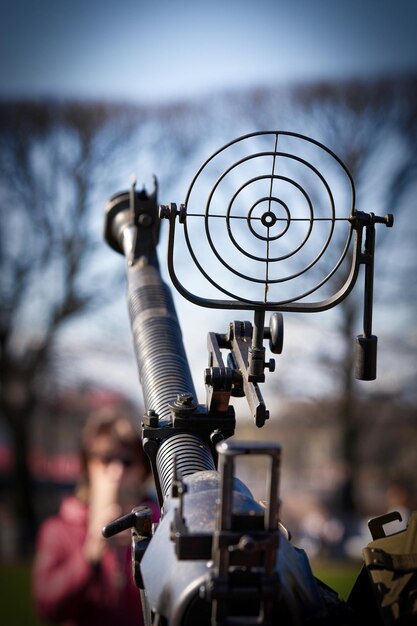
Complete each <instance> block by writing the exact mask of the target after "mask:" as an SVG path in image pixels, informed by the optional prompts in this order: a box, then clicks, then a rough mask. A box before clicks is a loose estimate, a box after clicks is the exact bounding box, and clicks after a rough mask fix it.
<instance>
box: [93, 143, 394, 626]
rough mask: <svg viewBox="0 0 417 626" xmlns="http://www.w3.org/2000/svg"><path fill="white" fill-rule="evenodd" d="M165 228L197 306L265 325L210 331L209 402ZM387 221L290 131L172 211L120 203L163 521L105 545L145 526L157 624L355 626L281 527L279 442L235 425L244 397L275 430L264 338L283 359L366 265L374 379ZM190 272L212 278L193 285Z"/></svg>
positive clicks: (142, 560)
mask: <svg viewBox="0 0 417 626" xmlns="http://www.w3.org/2000/svg"><path fill="white" fill-rule="evenodd" d="M300 148H301V149H302V150H303V151H304V155H303V156H300V154H299V151H300ZM314 160H316V162H317V161H318V165H317V164H314V165H313V162H314ZM323 168H327V169H328V171H329V174H328V176H326V177H324V175H323V174H322V172H321V170H322V169H323ZM207 180H208V184H207ZM213 181H214V182H213ZM162 219H166V220H168V222H169V239H168V269H169V274H170V277H171V280H172V282H173V284H174V285H175V287H176V288H177V290H178V291H179V292H180V293H181V294H182V295H183V296H184V297H186V298H187V299H188V300H190V301H191V302H193V303H195V304H197V305H199V306H203V307H209V308H222V309H230V310H240V311H245V312H253V322H251V321H247V320H244V321H240V320H237V321H233V322H231V323H230V325H229V327H228V328H227V329H226V332H224V333H214V332H210V333H209V334H208V357H209V358H208V368H207V369H206V370H205V372H204V381H205V387H206V393H207V397H206V402H205V404H199V403H198V401H197V398H196V391H195V388H194V384H193V379H192V375H191V371H190V367H189V364H188V361H187V357H186V354H185V349H184V345H183V341H182V334H181V329H180V325H179V322H178V318H177V314H176V311H175V307H174V303H173V299H172V296H171V292H170V289H169V287H168V286H167V284H165V283H164V281H163V279H162V277H161V272H160V268H159V262H158V257H157V250H156V249H157V244H158V239H159V231H160V224H161V220H162ZM177 222H179V226H177ZM377 223H383V224H385V225H386V226H392V224H393V218H392V216H391V215H387V216H385V217H377V216H376V215H374V214H373V213H364V212H362V211H358V210H357V209H356V207H355V188H354V183H353V180H352V178H351V175H350V173H349V171H348V170H347V168H346V167H345V165H344V164H343V163H342V161H341V160H340V159H339V158H338V157H337V156H336V155H335V154H334V153H333V152H332V151H330V150H329V149H328V148H326V147H325V146H323V145H322V144H320V143H319V142H317V141H315V140H313V139H310V138H308V137H305V136H302V135H299V134H296V133H290V132H281V131H271V132H259V133H252V134H249V135H245V136H243V137H239V138H238V139H236V140H234V141H232V142H230V143H228V144H227V145H226V146H224V147H223V148H221V149H220V150H218V151H217V152H215V153H214V154H213V155H212V156H211V157H210V158H209V159H207V161H206V162H205V163H203V165H202V166H201V168H200V169H199V170H198V172H197V174H196V176H195V177H194V179H193V180H192V182H191V185H190V188H189V190H188V192H187V195H186V199H185V203H184V204H183V205H181V206H180V208H177V206H176V205H175V204H171V205H169V206H162V207H160V209H159V213H158V203H157V183H156V179H155V188H154V189H153V191H152V193H148V192H147V191H146V190H145V189H143V190H141V191H137V190H136V188H135V183H132V185H131V188H130V191H127V192H123V193H119V194H116V195H115V196H113V197H112V198H111V199H110V200H109V202H108V204H107V207H106V223H105V238H106V240H107V242H108V243H109V245H110V246H111V247H112V248H113V249H114V250H116V251H117V252H119V253H122V254H124V255H125V257H126V259H127V266H126V274H127V284H128V295H127V300H128V307H129V314H130V321H131V327H132V333H133V340H134V349H135V353H136V359H137V364H138V369H139V378H140V382H141V385H142V389H143V398H144V404H145V415H144V417H143V420H142V442H143V446H144V449H145V451H146V453H147V455H148V457H149V459H150V463H151V466H152V470H153V476H154V480H155V487H156V492H157V495H158V499H159V504H160V506H161V511H162V515H161V521H160V523H159V524H158V525H156V526H154V527H152V523H151V514H150V511H149V510H148V509H146V508H143V507H138V508H136V509H134V510H133V511H132V513H131V514H129V515H127V516H124V517H123V518H120V519H118V520H115V521H114V522H111V523H110V524H109V525H108V526H106V528H105V529H104V531H103V532H104V534H105V536H111V535H113V534H115V533H117V532H119V531H121V530H123V529H126V528H132V545H133V570H134V576H135V581H136V584H137V586H138V587H139V589H140V590H141V595H142V606H143V611H144V619H145V624H146V626H157V625H158V626H166V625H169V626H180V625H182V626H188V625H193V626H194V625H195V624H199V625H204V624H211V625H212V626H214V625H215V626H229V625H232V624H234V625H236V624H239V625H242V626H243V625H251V624H262V625H263V626H267V625H271V626H273V625H275V624H285V625H286V626H292V625H294V626H295V625H300V626H301V625H304V624H307V623H308V624H317V625H319V624H351V623H352V624H353V623H356V621H355V620H356V617H355V615H354V614H353V613H352V612H351V610H350V609H349V607H347V606H345V605H343V603H341V602H340V601H339V600H338V598H337V595H336V594H335V593H333V592H332V591H331V590H329V589H328V588H325V586H324V585H321V584H320V583H319V582H318V581H317V580H316V579H315V578H314V576H313V574H312V572H311V569H310V565H309V562H308V559H307V556H306V554H305V553H304V551H302V550H300V549H297V548H296V547H294V546H293V545H292V544H291V541H290V537H289V534H288V532H287V531H286V529H285V528H284V527H283V526H282V524H281V523H280V521H279V496H278V489H279V470H280V456H281V448H280V445H279V444H278V443H274V442H270V441H268V442H265V443H260V442H256V443H255V442H242V441H240V442H236V441H233V440H231V439H230V438H231V436H232V435H233V434H234V430H235V422H236V417H235V408H234V407H233V406H232V405H231V398H232V397H245V398H246V400H247V402H248V405H249V408H250V411H251V413H252V416H253V419H254V421H255V424H256V426H257V427H259V428H260V427H262V426H263V425H264V424H265V422H266V421H267V420H268V419H269V416H270V413H269V411H268V410H267V408H266V406H265V402H264V400H263V397H262V394H261V391H260V384H261V383H263V382H264V381H265V370H266V369H268V370H269V371H270V372H272V371H273V370H274V361H273V360H272V359H270V360H269V361H266V358H265V347H264V341H265V340H268V341H269V348H270V350H271V351H272V353H274V354H279V353H280V352H281V351H282V345H283V313H285V312H320V311H324V310H327V309H330V308H332V307H334V306H336V305H337V304H338V303H340V302H341V301H342V300H343V299H344V298H345V297H347V296H348V294H349V292H350V291H351V290H352V288H353V286H354V284H355V282H356V280H357V278H358V275H359V270H360V268H361V266H363V267H364V273H365V278H364V293H365V297H364V316H363V333H362V334H361V335H359V336H358V337H357V339H356V376H357V377H358V378H360V379H362V380H373V379H374V378H375V377H376V348H377V338H376V336H375V335H373V334H372V295H373V294H372V292H373V266H374V245H375V224H377ZM181 227H182V228H181ZM337 251H338V252H337ZM187 255H188V258H187V259H186V257H187ZM185 259H186V260H185ZM329 259H330V261H329ZM191 267H192V268H196V269H197V270H198V271H199V273H200V277H199V278H198V279H197V280H194V282H190V279H189V272H188V270H189V269H190V268H191ZM184 268H185V270H186V271H185V272H184V271H183V270H184ZM179 271H182V272H183V276H179ZM338 277H340V278H338ZM267 312H270V313H271V317H270V320H269V324H268V325H265V315H266V313H267ZM225 354H227V356H226V357H225ZM248 455H252V456H261V457H264V458H266V460H267V462H268V470H267V477H266V478H267V502H266V506H263V505H261V504H260V503H259V502H258V501H256V500H255V499H254V497H253V496H252V494H251V492H250V491H249V489H248V488H247V487H246V486H245V484H244V483H243V482H241V481H240V480H239V479H238V478H237V477H236V476H235V473H236V472H235V465H236V460H237V459H238V458H239V457H241V456H248Z"/></svg>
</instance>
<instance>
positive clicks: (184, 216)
mask: <svg viewBox="0 0 417 626" xmlns="http://www.w3.org/2000/svg"><path fill="white" fill-rule="evenodd" d="M178 215H179V218H178V219H179V222H180V224H185V220H186V219H187V209H186V208H185V204H180V210H179V213H178Z"/></svg>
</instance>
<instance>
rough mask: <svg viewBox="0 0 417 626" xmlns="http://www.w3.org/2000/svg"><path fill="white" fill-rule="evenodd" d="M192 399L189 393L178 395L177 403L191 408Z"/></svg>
mask: <svg viewBox="0 0 417 626" xmlns="http://www.w3.org/2000/svg"><path fill="white" fill-rule="evenodd" d="M193 401H194V397H193V394H191V393H180V394H178V396H177V403H178V404H181V406H191V405H192V404H193Z"/></svg>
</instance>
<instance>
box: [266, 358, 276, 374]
mask: <svg viewBox="0 0 417 626" xmlns="http://www.w3.org/2000/svg"><path fill="white" fill-rule="evenodd" d="M265 367H266V368H267V369H269V371H270V372H275V359H269V361H268V362H267V363H265Z"/></svg>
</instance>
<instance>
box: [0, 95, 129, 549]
mask: <svg viewBox="0 0 417 626" xmlns="http://www.w3.org/2000/svg"><path fill="white" fill-rule="evenodd" d="M133 117H134V116H132V111H129V110H127V109H126V108H124V107H119V106H107V105H92V104H83V103H76V102H75V103H69V104H59V103H36V102H26V103H19V102H18V103H16V102H13V103H2V104H1V105H0V141H1V146H2V147H1V153H0V180H1V192H0V219H1V224H2V228H1V242H0V259H1V279H0V280H1V282H0V298H1V317H0V345H1V364H0V385H1V414H2V418H3V419H4V420H5V421H6V423H7V425H8V427H9V429H10V433H11V437H12V441H13V446H14V452H15V488H14V490H13V492H14V494H15V499H16V512H17V516H18V521H19V522H20V524H21V530H22V528H23V526H22V525H23V524H24V525H25V529H26V538H31V535H32V536H33V532H34V528H33V521H34V518H33V503H32V490H31V480H30V476H29V472H28V466H27V456H28V444H29V441H28V438H29V432H30V424H31V416H32V415H33V411H34V409H35V408H36V406H37V405H38V403H39V399H40V398H41V397H42V395H43V394H44V393H45V389H46V388H47V387H48V385H49V388H52V387H53V381H52V380H51V379H52V378H53V371H52V370H50V369H49V371H48V376H46V373H47V365H48V362H49V358H50V356H51V347H52V344H53V338H54V336H55V334H56V332H57V331H58V329H59V328H61V327H62V326H63V324H64V323H66V322H68V320H70V319H74V318H75V317H76V316H80V315H82V314H84V313H85V312H86V311H87V310H88V309H89V308H91V307H97V306H100V305H101V304H102V303H103V302H104V301H105V299H106V298H108V296H109V293H110V291H111V290H109V288H108V287H109V281H111V278H109V276H108V268H103V267H102V266H101V264H98V263H97V254H98V252H99V249H100V245H101V242H100V235H101V232H100V231H99V230H98V229H97V228H96V225H97V222H96V220H95V219H94V214H95V212H97V209H98V211H99V212H100V210H101V206H100V204H98V199H97V189H98V188H100V187H99V186H100V184H101V185H105V182H104V181H105V180H106V178H107V179H108V178H109V172H111V167H110V166H111V164H112V163H114V161H115V159H116V157H118V158H119V160H120V153H118V152H117V151H118V150H120V148H121V147H123V150H124V151H125V152H127V145H128V142H127V140H128V138H129V137H130V134H131V130H132V121H133ZM105 271H107V282H106V283H103V277H104V275H105ZM48 380H49V383H48ZM24 540H25V537H24V536H22V537H21V538H20V541H21V543H22V546H24Z"/></svg>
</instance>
